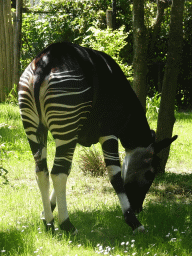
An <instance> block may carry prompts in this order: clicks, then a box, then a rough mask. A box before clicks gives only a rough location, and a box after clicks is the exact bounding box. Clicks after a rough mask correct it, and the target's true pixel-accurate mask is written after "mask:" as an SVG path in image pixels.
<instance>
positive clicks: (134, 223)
mask: <svg viewBox="0 0 192 256" xmlns="http://www.w3.org/2000/svg"><path fill="white" fill-rule="evenodd" d="M124 218H125V222H126V223H127V224H128V225H129V226H130V227H131V228H132V230H133V231H134V230H136V229H137V228H139V227H141V226H142V225H141V223H140V222H139V220H138V219H137V217H136V216H135V213H134V211H133V210H132V209H131V208H130V209H128V210H127V211H126V212H125V213H124ZM142 227H143V226H142Z"/></svg>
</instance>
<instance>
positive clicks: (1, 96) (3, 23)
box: [0, 0, 13, 102]
mask: <svg viewBox="0 0 192 256" xmlns="http://www.w3.org/2000/svg"><path fill="white" fill-rule="evenodd" d="M12 49H13V27H12V17H11V0H6V1H5V0H0V102H1V101H4V100H5V98H6V93H7V92H9V91H10V90H11V88H12V86H13V79H12V78H13V52H12Z"/></svg>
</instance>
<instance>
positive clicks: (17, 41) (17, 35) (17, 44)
mask: <svg viewBox="0 0 192 256" xmlns="http://www.w3.org/2000/svg"><path fill="white" fill-rule="evenodd" d="M22 6H23V0H17V1H16V15H15V20H14V23H15V24H14V84H16V85H18V83H19V77H20V73H19V69H20V48H21V25H22Z"/></svg>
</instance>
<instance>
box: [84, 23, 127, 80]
mask: <svg viewBox="0 0 192 256" xmlns="http://www.w3.org/2000/svg"><path fill="white" fill-rule="evenodd" d="M124 30H125V26H122V27H120V28H119V29H117V30H111V29H105V30H101V29H99V28H97V27H96V26H92V27H90V28H89V29H88V30H87V33H88V35H87V36H86V37H85V38H84V39H83V41H82V45H83V46H85V47H90V48H92V49H94V50H98V51H102V52H105V53H107V54H108V55H110V56H111V57H112V58H113V59H114V60H115V61H116V62H117V63H118V64H119V66H120V67H121V69H122V70H123V72H124V74H125V75H126V77H127V78H129V79H130V80H131V77H132V66H128V65H127V64H125V63H123V59H122V58H121V57H120V51H121V50H122V49H123V48H124V47H125V46H126V45H127V42H126V39H127V36H128V33H126V32H124Z"/></svg>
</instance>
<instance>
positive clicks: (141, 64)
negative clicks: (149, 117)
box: [133, 0, 147, 110]
mask: <svg viewBox="0 0 192 256" xmlns="http://www.w3.org/2000/svg"><path fill="white" fill-rule="evenodd" d="M146 32H147V31H146V27H145V25H144V0H134V1H133V52H134V55H133V70H134V76H133V78H134V79H133V89H134V91H135V93H136V94H137V97H138V98H139V100H140V102H141V104H142V106H143V108H144V110H146V94H147V84H146V75H147V62H146V55H147V42H146Z"/></svg>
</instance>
